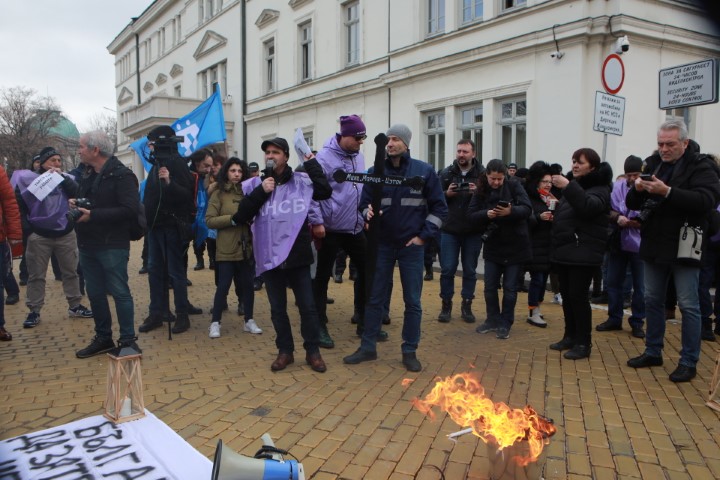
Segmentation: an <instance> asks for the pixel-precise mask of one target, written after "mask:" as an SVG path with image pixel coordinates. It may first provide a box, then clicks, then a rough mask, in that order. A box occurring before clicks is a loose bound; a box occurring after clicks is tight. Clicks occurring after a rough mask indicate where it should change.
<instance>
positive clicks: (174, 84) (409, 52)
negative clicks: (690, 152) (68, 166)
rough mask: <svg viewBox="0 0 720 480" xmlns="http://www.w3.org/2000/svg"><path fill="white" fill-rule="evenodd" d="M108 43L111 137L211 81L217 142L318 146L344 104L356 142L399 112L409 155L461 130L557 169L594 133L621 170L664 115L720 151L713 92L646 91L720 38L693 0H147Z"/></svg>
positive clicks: (448, 150) (254, 153)
mask: <svg viewBox="0 0 720 480" xmlns="http://www.w3.org/2000/svg"><path fill="white" fill-rule="evenodd" d="M208 12H211V15H210V16H208ZM163 29H164V30H163ZM163 31H164V32H165V33H164V34H163V33H162V32H163ZM169 32H174V33H172V34H170V37H168V33H169ZM135 35H137V39H138V41H137V44H138V45H139V46H140V48H139V49H138V48H137V47H136V42H135ZM621 36H627V38H628V41H629V50H628V51H627V52H625V53H622V54H621V59H622V62H623V64H624V71H625V77H624V83H623V86H622V89H621V90H620V91H619V92H618V93H617V95H619V96H621V97H624V98H625V112H624V128H623V135H622V136H617V135H607V138H606V139H605V138H604V135H603V134H602V133H601V132H597V131H595V130H593V121H594V114H595V96H596V92H597V91H604V89H603V85H602V82H601V68H602V65H603V62H604V61H605V59H606V57H607V56H608V55H609V54H610V53H612V52H613V51H614V45H615V43H616V40H617V38H619V37H621ZM163 38H164V39H165V40H162V39H163ZM168 38H171V39H172V40H171V41H169V40H168ZM109 50H110V52H111V53H112V54H114V55H115V57H116V65H118V70H117V72H118V73H117V80H118V81H117V85H116V88H117V92H118V112H119V114H118V115H119V118H118V125H119V129H120V136H121V139H123V140H124V141H125V142H126V143H125V145H123V144H122V141H121V142H120V143H121V146H120V150H121V153H122V152H123V151H124V150H123V149H124V148H125V147H126V145H127V143H129V142H130V141H132V140H134V139H135V138H138V137H139V136H141V135H143V134H145V133H147V131H148V130H149V129H150V128H151V126H152V125H156V124H158V123H169V122H170V121H172V120H174V119H176V118H178V117H180V116H182V115H184V114H186V113H188V112H189V111H190V110H192V108H194V106H195V105H197V104H199V103H200V102H201V101H202V100H204V99H205V98H207V96H208V95H209V94H210V93H212V84H213V83H218V84H219V86H220V88H221V92H223V95H224V97H225V99H226V100H225V103H224V106H225V119H226V127H227V130H228V146H229V153H230V154H231V155H232V154H237V155H238V156H240V157H241V158H245V159H246V160H248V161H258V162H259V163H260V162H261V161H262V152H261V151H260V143H261V142H262V141H263V140H264V139H267V138H272V137H274V136H283V137H286V138H288V139H290V138H292V136H293V134H294V131H295V129H296V128H298V127H300V128H302V130H303V132H304V134H305V136H306V138H307V139H308V143H310V145H311V147H313V148H314V149H319V148H321V147H322V144H323V143H324V141H325V140H326V139H327V138H328V137H330V136H331V135H333V134H334V133H335V132H337V131H338V117H339V116H341V115H347V114H351V113H355V114H358V115H360V116H361V117H362V118H363V120H364V121H365V124H366V125H367V127H368V133H369V136H370V138H369V139H368V141H366V145H365V146H364V147H363V148H364V152H365V154H366V156H367V157H369V158H372V157H373V156H374V151H375V147H374V145H373V144H372V142H371V139H372V137H373V136H374V134H376V133H379V132H384V131H385V130H386V129H387V128H388V127H389V126H390V125H391V124H393V123H405V124H406V125H408V126H409V127H410V129H411V130H412V132H413V138H412V141H411V145H410V149H411V153H412V155H413V156H414V157H415V158H419V159H421V160H425V161H428V162H430V163H431V164H433V166H434V167H435V168H437V169H440V168H442V167H444V166H447V165H449V164H450V163H451V162H452V161H453V159H454V150H455V149H454V147H455V143H456V142H457V141H458V140H459V139H460V138H472V139H473V140H474V141H475V142H476V144H477V147H478V150H477V156H478V158H480V159H481V160H482V161H483V163H487V161H488V160H490V159H492V158H501V159H503V160H504V161H505V162H506V163H510V162H515V163H517V164H518V165H519V166H527V165H530V164H531V163H532V162H533V161H535V160H545V161H548V162H551V163H560V164H562V165H563V166H564V167H565V168H566V169H567V168H569V166H570V157H571V154H572V152H573V151H574V150H575V149H577V148H580V147H591V148H594V149H596V150H597V151H598V152H599V153H602V152H603V151H605V152H606V160H607V161H609V162H610V163H611V164H612V165H613V169H614V170H615V172H616V173H620V172H621V171H622V165H623V162H624V159H625V158H626V157H627V156H628V155H630V154H635V155H639V156H641V157H645V156H647V155H649V154H650V153H651V152H652V151H653V149H654V148H655V134H656V130H657V127H658V125H659V124H660V123H661V122H662V121H664V120H665V119H666V118H667V117H668V116H680V117H683V118H685V119H686V120H687V122H688V125H689V130H690V135H691V137H692V138H694V139H696V140H697V141H698V142H699V143H700V145H701V146H702V150H703V151H705V152H710V153H720V136H719V135H717V134H716V133H715V129H716V128H715V127H716V125H718V121H720V106H718V104H710V105H701V106H692V107H687V108H679V109H675V110H672V111H666V110H660V109H659V107H658V101H659V98H658V96H659V80H658V74H659V70H661V69H664V68H668V67H673V66H676V65H682V64H687V63H692V62H697V61H701V60H706V59H709V58H715V57H717V56H719V55H718V54H719V53H720V38H719V37H718V35H717V32H716V30H715V25H714V24H713V23H712V22H711V21H710V20H709V19H708V18H707V15H706V14H705V12H704V11H703V10H702V9H701V8H700V7H699V5H698V2H696V1H693V0H484V1H483V0H393V1H392V2H391V1H389V0H349V1H341V0H289V1H288V0H262V1H260V0H235V1H230V0H189V1H181V0H177V1H173V0H156V1H155V2H154V3H153V4H152V5H151V6H150V7H149V8H148V9H147V10H146V11H145V12H144V13H143V14H142V15H141V16H140V17H139V18H138V19H136V20H135V21H134V22H133V23H131V24H130V25H128V27H127V28H126V29H125V30H123V32H122V33H121V34H120V35H119V36H118V37H117V38H116V39H115V40H114V41H113V43H112V44H111V45H110V47H109ZM136 51H139V52H140V68H139V74H138V70H137V68H135V67H134V66H133V65H134V62H135V58H134V57H133V56H134V55H135V53H134V52H136ZM147 52H149V53H147ZM556 52H560V53H561V55H558V54H557V53H556ZM243 59H244V63H243ZM144 62H145V63H144ZM134 68H135V70H134ZM213 69H215V70H213ZM173 72H175V75H173ZM178 72H179V73H178ZM159 82H160V83H159ZM138 85H139V86H140V89H141V90H140V93H141V96H140V101H139V103H138V97H137V92H138ZM208 85H209V87H208ZM604 140H605V142H604ZM126 155H127V157H125V161H126V163H129V161H128V160H127V158H131V157H132V154H126ZM291 163H297V159H296V158H293V159H292V160H291Z"/></svg>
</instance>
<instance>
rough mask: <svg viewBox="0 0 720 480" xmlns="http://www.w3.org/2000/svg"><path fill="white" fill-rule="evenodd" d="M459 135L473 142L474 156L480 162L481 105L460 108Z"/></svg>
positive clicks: (481, 140) (481, 136) (481, 139)
mask: <svg viewBox="0 0 720 480" xmlns="http://www.w3.org/2000/svg"><path fill="white" fill-rule="evenodd" d="M460 137H461V138H467V139H470V140H472V141H473V142H475V158H477V159H478V161H479V162H480V163H482V144H483V143H482V142H483V107H482V106H481V105H479V106H468V107H462V108H461V109H460Z"/></svg>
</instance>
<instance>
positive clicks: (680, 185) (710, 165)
mask: <svg viewBox="0 0 720 480" xmlns="http://www.w3.org/2000/svg"><path fill="white" fill-rule="evenodd" d="M645 163H646V167H645V171H644V173H651V174H654V175H656V176H657V177H658V178H660V179H662V180H663V181H664V182H665V184H667V185H669V186H670V187H671V190H670V195H669V196H668V198H663V197H661V196H659V195H649V194H648V193H647V192H638V191H637V190H635V188H632V189H630V191H629V192H628V194H627V197H626V205H627V206H628V207H629V208H631V209H633V210H643V208H647V203H646V201H647V200H653V201H654V202H655V206H654V207H652V208H651V209H650V210H649V214H648V216H647V219H646V220H645V221H644V222H643V224H642V227H641V228H640V238H641V241H640V258H642V259H643V260H645V261H647V262H657V263H664V264H673V263H676V262H681V263H683V264H686V265H693V266H698V265H699V264H700V263H699V262H698V261H695V260H682V261H679V260H677V249H678V239H679V235H680V227H681V226H682V225H683V224H684V223H685V222H686V221H687V222H688V224H690V225H693V226H699V227H700V228H702V230H703V232H707V231H708V228H707V226H708V222H707V220H708V218H709V215H710V212H711V211H712V210H713V209H714V208H715V207H716V206H717V204H718V202H720V182H719V181H718V176H719V174H720V170H719V169H718V166H717V164H716V163H715V161H714V160H713V159H712V158H711V157H709V156H708V155H704V154H701V153H695V152H693V151H692V149H691V148H688V149H687V150H685V154H684V155H683V156H682V157H680V159H679V160H678V161H677V162H676V163H675V166H674V167H673V168H672V172H670V171H669V170H668V169H669V168H671V167H670V165H669V164H663V161H662V159H661V158H660V156H659V155H657V154H654V155H652V156H650V157H648V158H647V159H645ZM665 174H668V175H669V178H667V179H664V178H663V177H665V176H666V175H665ZM706 237H707V235H706ZM706 244H707V242H706V241H703V249H704V247H705V245H706Z"/></svg>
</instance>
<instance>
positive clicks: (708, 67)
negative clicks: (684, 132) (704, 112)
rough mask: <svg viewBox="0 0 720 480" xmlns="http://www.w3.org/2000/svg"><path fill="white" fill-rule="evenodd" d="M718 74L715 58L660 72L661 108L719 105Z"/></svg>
mask: <svg viewBox="0 0 720 480" xmlns="http://www.w3.org/2000/svg"><path fill="white" fill-rule="evenodd" d="M717 72H718V64H717V60H716V59H714V58H711V59H710V60H704V61H702V62H697V63H689V64H687V65H680V66H677V67H672V68H666V69H663V70H660V108H661V109H663V110H669V109H671V108H679V107H688V106H692V105H705V104H707V103H717V101H718V75H717Z"/></svg>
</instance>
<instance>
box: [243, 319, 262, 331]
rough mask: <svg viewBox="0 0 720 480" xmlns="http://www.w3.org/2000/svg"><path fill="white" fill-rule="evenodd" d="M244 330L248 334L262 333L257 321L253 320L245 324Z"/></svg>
mask: <svg viewBox="0 0 720 480" xmlns="http://www.w3.org/2000/svg"><path fill="white" fill-rule="evenodd" d="M243 330H245V331H246V332H248V333H254V334H259V333H262V329H261V328H260V327H258V326H257V324H256V323H255V320H253V319H252V318H251V319H250V320H248V321H247V322H245V326H244V327H243Z"/></svg>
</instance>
